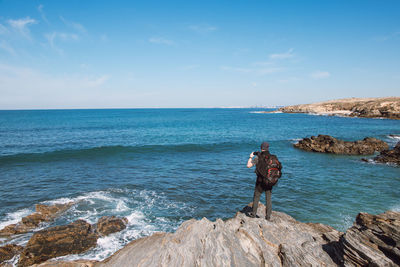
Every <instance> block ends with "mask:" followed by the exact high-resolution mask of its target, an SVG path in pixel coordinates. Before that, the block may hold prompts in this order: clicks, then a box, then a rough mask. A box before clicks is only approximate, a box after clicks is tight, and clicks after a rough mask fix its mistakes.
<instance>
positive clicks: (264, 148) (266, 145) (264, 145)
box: [261, 142, 269, 151]
mask: <svg viewBox="0 0 400 267" xmlns="http://www.w3.org/2000/svg"><path fill="white" fill-rule="evenodd" d="M261 150H265V151H268V150H269V144H268V142H263V143H262V144H261Z"/></svg>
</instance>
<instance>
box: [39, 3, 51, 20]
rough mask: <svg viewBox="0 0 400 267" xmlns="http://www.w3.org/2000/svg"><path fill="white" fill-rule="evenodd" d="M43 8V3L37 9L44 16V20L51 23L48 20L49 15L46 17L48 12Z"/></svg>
mask: <svg viewBox="0 0 400 267" xmlns="http://www.w3.org/2000/svg"><path fill="white" fill-rule="evenodd" d="M43 8H44V6H43V5H42V4H40V5H39V6H38V8H37V9H38V11H39V13H40V16H41V17H42V20H43V21H45V22H46V23H47V24H49V21H48V20H47V17H46V14H45V13H44V11H43Z"/></svg>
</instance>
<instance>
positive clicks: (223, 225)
mask: <svg viewBox="0 0 400 267" xmlns="http://www.w3.org/2000/svg"><path fill="white" fill-rule="evenodd" d="M250 209H251V208H250V207H246V208H245V209H244V210H243V211H242V212H238V213H237V214H236V215H235V217H234V218H232V219H229V220H227V221H222V220H221V219H217V220H216V221H215V222H211V221H209V220H207V219H206V218H203V219H201V220H199V221H198V220H194V219H192V220H189V221H186V222H184V223H183V224H182V225H181V226H180V227H179V228H178V230H177V231H176V232H175V233H155V234H153V235H152V236H149V237H145V238H141V239H138V240H134V241H132V242H131V243H129V244H128V245H127V246H126V247H124V248H123V249H121V250H119V251H118V252H116V253H115V254H114V255H112V256H111V257H110V258H108V259H106V260H104V261H103V262H101V263H99V266H139V265H140V266H267V265H268V266H322V265H323V266H336V263H335V262H334V261H333V260H332V258H331V256H330V255H329V253H328V252H327V251H326V250H329V248H330V246H331V244H330V243H331V242H332V241H328V240H327V239H326V238H324V235H327V236H329V237H331V238H333V239H334V240H333V241H336V242H338V241H339V236H340V234H341V233H340V232H338V231H336V230H335V229H333V228H331V227H329V226H325V227H319V226H315V225H309V224H305V223H300V222H298V221H296V220H295V219H293V218H292V217H290V216H289V215H286V214H284V213H281V212H275V211H273V212H272V217H271V221H266V220H265V219H263V218H264V217H265V206H264V205H262V204H261V203H260V206H259V211H258V215H259V217H260V218H249V217H247V216H246V214H245V213H246V211H248V210H250ZM324 246H325V247H324ZM332 250H333V249H332Z"/></svg>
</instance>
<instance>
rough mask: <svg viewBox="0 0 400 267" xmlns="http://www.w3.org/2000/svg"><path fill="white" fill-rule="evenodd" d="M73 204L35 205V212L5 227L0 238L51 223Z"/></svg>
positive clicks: (0, 231)
mask: <svg viewBox="0 0 400 267" xmlns="http://www.w3.org/2000/svg"><path fill="white" fill-rule="evenodd" d="M73 204H74V203H73V202H68V203H65V204H56V205H44V204H36V205H35V209H36V212H34V213H32V214H30V215H28V216H26V217H23V218H22V219H21V221H20V222H18V223H16V224H10V225H7V226H6V227H4V228H3V229H1V230H0V236H11V235H16V234H23V233H27V232H29V231H32V230H33V229H35V228H37V227H38V226H39V225H40V223H42V222H50V221H53V220H54V219H55V218H56V217H57V216H59V215H60V214H61V213H62V212H64V211H66V210H67V209H69V208H70V207H71V206H72V205H73Z"/></svg>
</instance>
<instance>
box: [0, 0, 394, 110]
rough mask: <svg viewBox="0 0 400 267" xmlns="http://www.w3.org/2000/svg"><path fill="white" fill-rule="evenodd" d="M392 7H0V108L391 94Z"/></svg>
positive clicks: (257, 102) (248, 102)
mask: <svg viewBox="0 0 400 267" xmlns="http://www.w3.org/2000/svg"><path fill="white" fill-rule="evenodd" d="M399 14H400V1H397V0H385V1H381V0H375V1H369V0H361V1H356V0H351V1H348V0H346V1H340V0H337V1H333V0H332V1H329V0H325V1H321V0H318V1H309V0H302V1H297V0H293V1H267V0H265V1H257V0H248V1H244V0H229V1H222V0H213V1H207V0H202V1H188V0H186V1H152V0H148V1H100V0H98V1H94V0H92V1H90V0H87V1H80V0H79V1H75V0H68V1H53V0H48V1H36V0H31V1H26V0H24V1H21V0H7V1H5V0H0V109H64V108H188V107H195V108H196V107H199V108H203V107H205V108H206V107H254V106H282V105H292V104H305V103H312V102H317V101H323V100H330V99H336V98H347V97H385V96H400V93H399V92H400V15H399Z"/></svg>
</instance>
